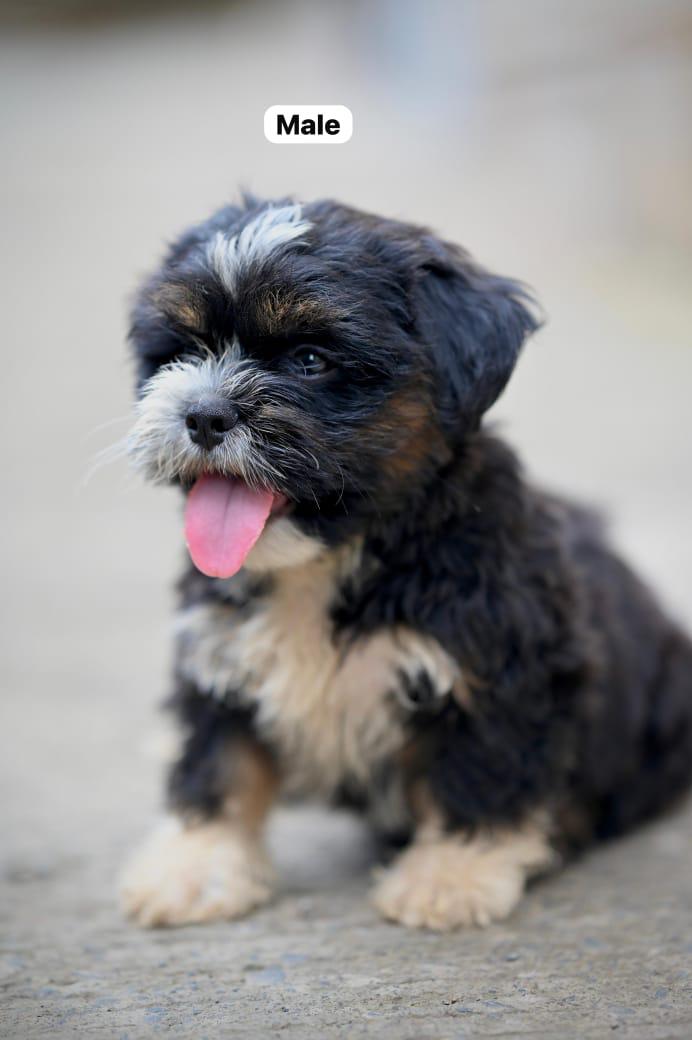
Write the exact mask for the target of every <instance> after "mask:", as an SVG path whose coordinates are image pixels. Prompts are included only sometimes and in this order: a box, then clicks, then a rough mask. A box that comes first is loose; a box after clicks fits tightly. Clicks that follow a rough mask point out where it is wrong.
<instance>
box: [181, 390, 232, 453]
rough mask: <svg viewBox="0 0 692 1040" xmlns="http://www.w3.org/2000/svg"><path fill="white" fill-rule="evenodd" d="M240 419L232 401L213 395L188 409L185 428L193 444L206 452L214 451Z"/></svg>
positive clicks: (203, 398)
mask: <svg viewBox="0 0 692 1040" xmlns="http://www.w3.org/2000/svg"><path fill="white" fill-rule="evenodd" d="M239 418H240V413H239V411H238V409H237V408H236V406H235V405H234V404H233V403H232V402H231V401H226V400H224V399H223V398H222V397H217V396H214V395H211V396H208V397H202V398H200V400H199V401H197V403H196V404H195V405H193V406H192V407H191V408H189V409H188V412H187V415H186V416H185V426H186V427H187V432H188V436H189V438H190V440H191V441H192V443H193V444H197V445H198V446H199V447H200V448H202V449H203V450H204V451H212V450H213V449H214V448H217V447H218V446H219V444H221V443H222V442H223V440H224V438H225V436H226V434H227V433H228V431H229V430H232V429H233V427H234V426H235V425H236V424H237V422H238V419H239Z"/></svg>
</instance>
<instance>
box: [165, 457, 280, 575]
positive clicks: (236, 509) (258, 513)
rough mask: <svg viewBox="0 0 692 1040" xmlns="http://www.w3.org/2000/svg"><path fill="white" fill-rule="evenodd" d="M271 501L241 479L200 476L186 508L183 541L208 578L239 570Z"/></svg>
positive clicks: (269, 509) (268, 495)
mask: <svg viewBox="0 0 692 1040" xmlns="http://www.w3.org/2000/svg"><path fill="white" fill-rule="evenodd" d="M273 502H274V495H273V494H272V492H271V491H254V490H253V489H252V488H250V487H248V485H247V484H245V483H244V482H243V481H242V480H236V479H233V478H229V477H216V476H211V475H210V476H206V477H200V479H199V480H198V481H197V483H196V484H195V485H194V487H193V488H192V490H191V491H190V494H189V495H188V499H187V506H186V507H185V540H186V542H187V547H188V549H189V550H190V556H191V557H192V559H193V562H194V564H195V567H197V569H198V570H200V571H201V572H202V574H208V575H209V577H210V578H230V577H231V575H232V574H235V573H236V571H239V570H240V568H241V567H242V566H243V563H244V562H245V558H246V556H247V554H248V553H249V552H250V549H252V547H253V545H254V544H255V542H256V541H257V539H258V538H259V536H260V535H261V533H262V530H263V528H264V525H265V524H266V522H267V517H268V516H269V513H270V512H271V508H272V505H273Z"/></svg>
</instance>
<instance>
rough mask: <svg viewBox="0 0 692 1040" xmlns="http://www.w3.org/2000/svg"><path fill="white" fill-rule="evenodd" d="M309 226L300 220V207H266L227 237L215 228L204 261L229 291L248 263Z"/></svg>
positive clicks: (290, 239) (260, 257)
mask: <svg viewBox="0 0 692 1040" xmlns="http://www.w3.org/2000/svg"><path fill="white" fill-rule="evenodd" d="M311 227H312V225H311V223H310V222H309V221H308V220H303V219H302V207H301V206H300V205H299V204H298V203H295V204H294V205H290V206H269V207H268V208H267V209H265V210H263V211H262V212H261V213H260V214H259V215H258V216H256V217H255V218H254V219H253V220H251V221H250V223H249V224H246V225H245V227H244V228H243V230H242V231H240V232H238V234H237V235H233V236H232V237H231V238H229V237H228V236H227V235H225V234H224V233H223V232H221V231H218V232H217V233H216V234H215V235H214V237H213V239H212V240H211V242H210V243H209V245H208V246H207V260H208V261H209V264H210V266H211V267H212V269H213V270H214V271H216V273H217V274H218V276H219V278H220V279H221V281H222V282H223V284H224V286H225V287H226V289H228V291H229V292H230V293H235V292H236V289H237V287H238V278H239V275H240V273H241V272H242V271H243V270H244V269H246V268H247V267H248V266H249V265H250V264H251V263H259V262H261V261H262V260H264V259H265V258H266V257H267V256H269V254H270V253H271V252H273V250H274V249H277V248H278V247H279V246H284V245H286V244H287V243H288V242H292V241H293V240H294V239H296V238H299V237H300V236H301V235H304V234H305V232H306V231H309V229H310V228H311Z"/></svg>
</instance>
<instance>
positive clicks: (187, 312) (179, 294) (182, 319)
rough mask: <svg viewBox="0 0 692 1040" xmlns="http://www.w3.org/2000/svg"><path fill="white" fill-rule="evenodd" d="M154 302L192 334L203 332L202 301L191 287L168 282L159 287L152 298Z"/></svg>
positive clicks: (167, 315)
mask: <svg viewBox="0 0 692 1040" xmlns="http://www.w3.org/2000/svg"><path fill="white" fill-rule="evenodd" d="M152 302H153V304H154V306H155V307H156V308H157V309H158V310H160V311H161V312H162V313H163V314H165V315H166V317H167V318H170V319H171V320H172V321H175V322H178V324H180V325H183V326H184V327H185V328H187V329H190V330H191V331H192V332H202V331H203V329H204V312H203V308H202V306H201V301H200V299H199V297H198V296H197V295H196V293H195V292H194V290H193V289H192V288H191V287H190V286H188V285H182V284H178V283H176V282H168V283H166V284H165V285H161V286H159V288H158V289H157V290H156V291H155V293H154V294H153V296H152Z"/></svg>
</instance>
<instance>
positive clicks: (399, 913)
mask: <svg viewBox="0 0 692 1040" xmlns="http://www.w3.org/2000/svg"><path fill="white" fill-rule="evenodd" d="M553 855H554V854H553V851H552V849H551V847H550V844H549V841H548V836H547V830H546V828H545V827H544V826H542V825H541V823H540V822H531V823H526V824H524V825H522V826H516V827H503V828H500V827H497V828H492V829H487V830H485V831H483V830H478V831H476V832H474V833H467V834H464V833H461V832H456V833H454V832H451V833H450V832H449V831H445V829H444V827H443V825H442V822H441V820H439V821H438V820H437V819H434V818H432V819H430V818H429V819H427V820H426V821H425V822H422V823H421V825H420V826H419V828H418V830H417V832H416V835H415V838H414V841H413V842H412V844H411V845H410V846H409V847H408V848H407V849H406V850H404V852H402V853H401V854H400V855H399V856H398V858H397V859H396V860H395V861H394V863H393V864H392V865H391V866H390V867H389V868H388V869H386V870H385V871H383V872H382V874H381V875H380V878H379V880H378V882H377V884H376V886H375V889H374V891H373V902H374V905H375V907H376V908H377V909H378V910H379V912H380V913H381V914H382V916H383V917H385V918H387V920H389V921H395V922H397V923H399V924H404V925H408V926H409V927H411V928H432V929H434V930H436V931H450V930H451V929H453V928H459V927H462V926H465V925H487V924H490V922H491V921H498V920H501V919H502V918H504V917H507V916H508V915H509V914H510V913H511V912H512V910H513V909H514V907H515V906H516V905H517V903H518V902H519V899H520V898H521V895H522V892H523V891H524V887H525V884H526V881H527V879H528V878H529V877H531V876H533V875H535V874H538V873H541V872H542V871H544V870H545V869H546V868H547V867H548V866H549V865H550V863H551V862H552V860H553Z"/></svg>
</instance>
